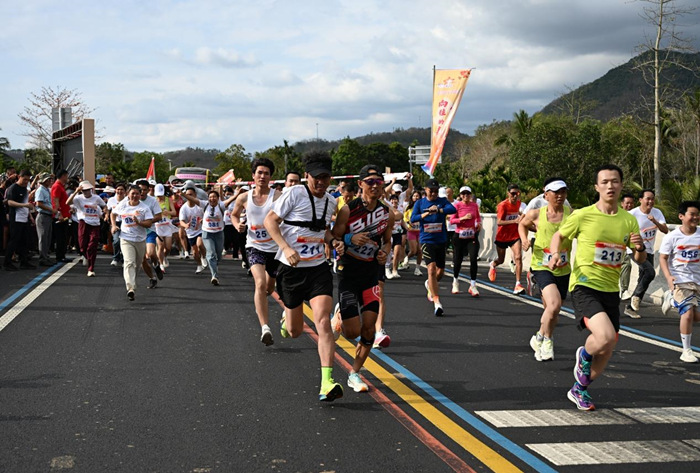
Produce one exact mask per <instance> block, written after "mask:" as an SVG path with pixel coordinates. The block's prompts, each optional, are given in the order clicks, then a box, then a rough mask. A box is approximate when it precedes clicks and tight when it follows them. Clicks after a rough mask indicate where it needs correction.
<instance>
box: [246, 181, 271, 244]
mask: <svg viewBox="0 0 700 473" xmlns="http://www.w3.org/2000/svg"><path fill="white" fill-rule="evenodd" d="M274 197H275V191H274V190H273V189H270V194H269V195H268V196H267V200H266V201H265V203H264V204H263V205H255V202H253V191H250V192H248V204H247V206H246V217H247V219H248V240H247V241H246V244H245V246H246V248H255V249H258V250H260V251H264V252H266V253H276V252H277V243H275V241H274V240H273V239H272V237H271V236H270V235H269V234H268V233H267V230H266V229H265V225H264V222H265V217H267V214H268V213H269V212H270V210H272V204H273V203H274Z"/></svg>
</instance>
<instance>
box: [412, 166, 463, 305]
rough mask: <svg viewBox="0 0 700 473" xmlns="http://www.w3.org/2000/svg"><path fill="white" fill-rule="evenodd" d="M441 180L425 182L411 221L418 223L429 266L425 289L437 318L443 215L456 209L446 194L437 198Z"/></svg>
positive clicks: (442, 266) (444, 238) (442, 269)
mask: <svg viewBox="0 0 700 473" xmlns="http://www.w3.org/2000/svg"><path fill="white" fill-rule="evenodd" d="M439 189H440V183H439V182H438V181H437V179H428V181H427V182H426V183H425V197H423V198H422V199H421V200H419V201H418V202H416V204H415V205H414V207H413V213H412V214H411V222H420V243H421V250H422V251H423V260H424V261H425V264H426V265H427V266H428V279H426V280H425V289H426V290H427V291H428V300H429V301H431V302H432V303H433V305H434V308H435V309H434V312H433V313H434V314H435V316H436V317H442V315H443V314H444V309H443V307H442V304H441V303H440V296H439V295H438V290H439V286H438V283H439V281H440V280H441V279H442V276H443V275H444V274H445V251H446V248H445V243H446V242H447V230H446V228H445V216H446V215H450V214H453V213H455V212H456V211H457V209H455V208H454V206H453V205H452V204H450V202H449V201H448V200H447V199H446V198H445V197H438V191H439Z"/></svg>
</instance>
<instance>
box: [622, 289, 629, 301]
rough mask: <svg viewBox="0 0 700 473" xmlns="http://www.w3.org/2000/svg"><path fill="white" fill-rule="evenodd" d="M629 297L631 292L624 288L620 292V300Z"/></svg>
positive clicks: (625, 299)
mask: <svg viewBox="0 0 700 473" xmlns="http://www.w3.org/2000/svg"><path fill="white" fill-rule="evenodd" d="M631 297H632V293H631V292H629V291H628V290H627V289H625V290H624V291H622V293H620V300H623V301H628V300H630V298H631Z"/></svg>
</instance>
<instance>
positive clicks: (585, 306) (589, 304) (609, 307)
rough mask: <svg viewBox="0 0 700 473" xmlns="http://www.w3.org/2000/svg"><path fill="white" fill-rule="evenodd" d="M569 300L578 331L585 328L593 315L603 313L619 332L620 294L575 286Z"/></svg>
mask: <svg viewBox="0 0 700 473" xmlns="http://www.w3.org/2000/svg"><path fill="white" fill-rule="evenodd" d="M571 300H572V301H573V303H574V310H575V311H576V322H578V328H579V330H583V329H584V328H586V322H587V321H588V319H590V318H591V317H592V316H594V315H595V314H598V313H600V312H605V313H606V314H607V315H608V318H609V319H610V322H612V324H613V327H615V332H616V333H617V332H619V331H620V293H619V292H617V291H615V292H602V291H597V290H595V289H592V288H590V287H587V286H576V287H575V288H574V290H573V291H572V292H571Z"/></svg>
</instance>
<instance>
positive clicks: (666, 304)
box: [661, 291, 673, 315]
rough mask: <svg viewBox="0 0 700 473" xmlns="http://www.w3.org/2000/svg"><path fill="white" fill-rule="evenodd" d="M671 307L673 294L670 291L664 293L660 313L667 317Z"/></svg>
mask: <svg viewBox="0 0 700 473" xmlns="http://www.w3.org/2000/svg"><path fill="white" fill-rule="evenodd" d="M672 307H673V294H672V293H671V291H666V292H664V295H663V299H662V301H661V312H662V313H663V314H664V315H668V313H669V312H671V308H672Z"/></svg>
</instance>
